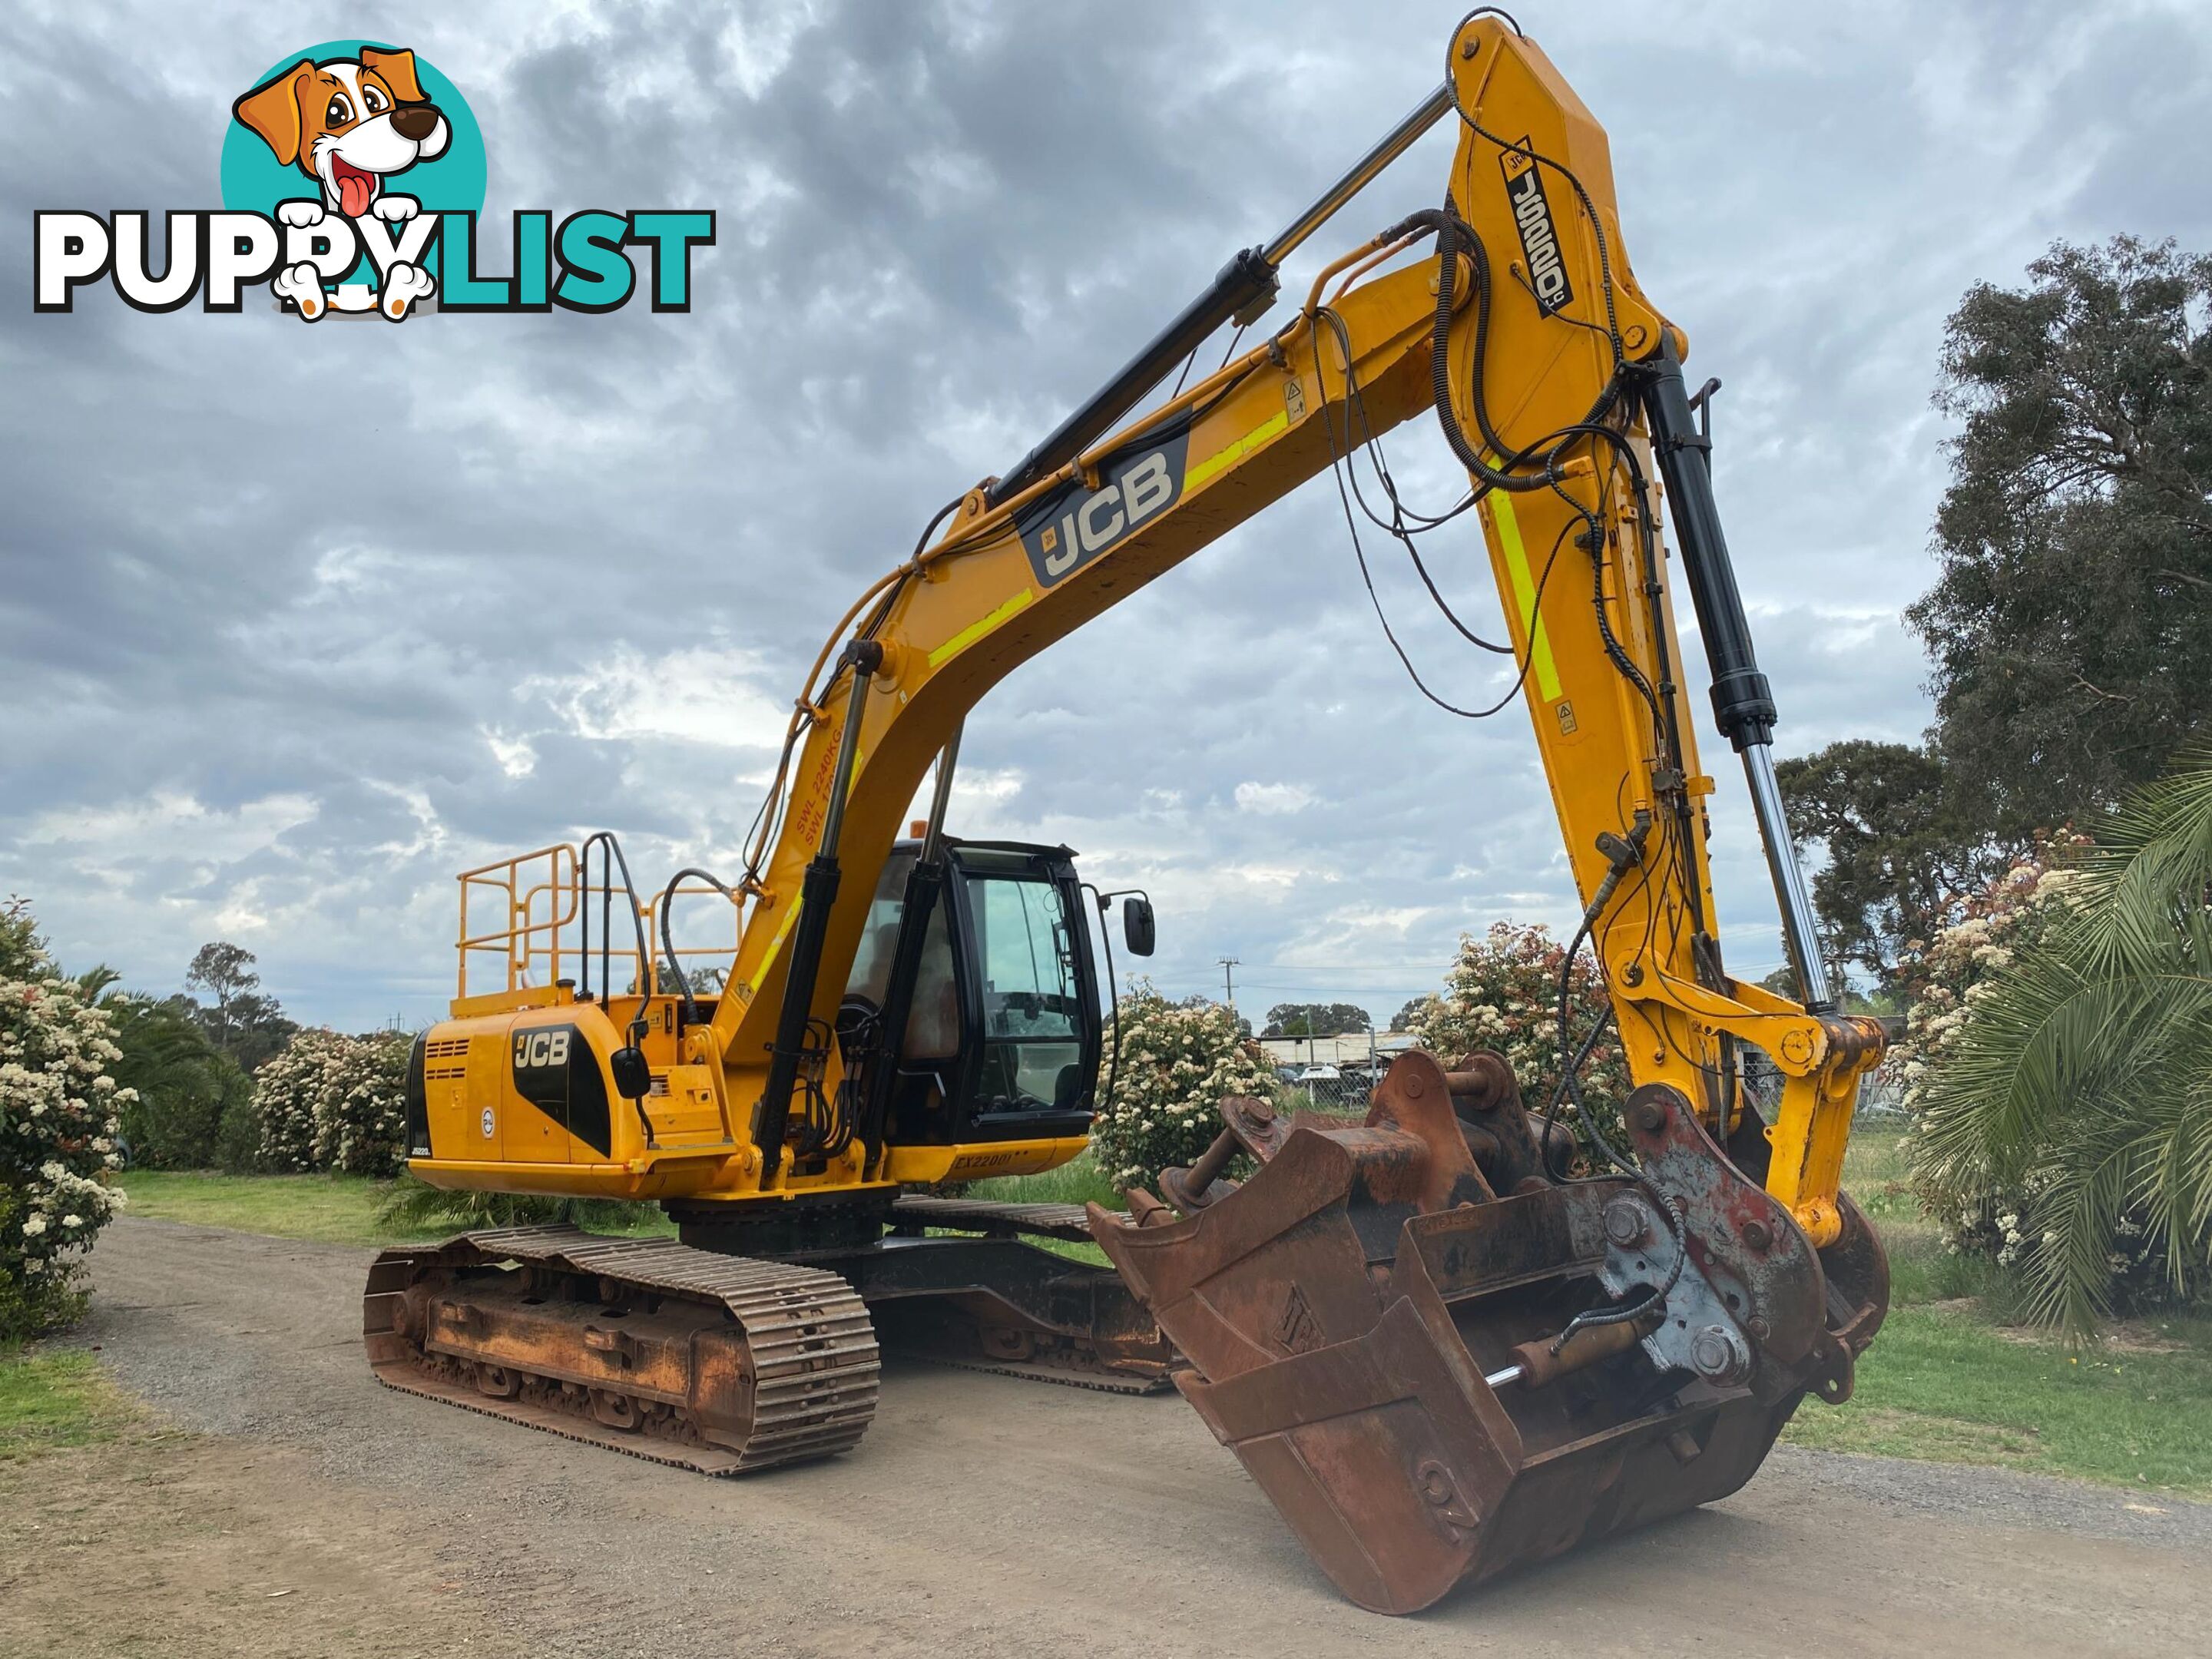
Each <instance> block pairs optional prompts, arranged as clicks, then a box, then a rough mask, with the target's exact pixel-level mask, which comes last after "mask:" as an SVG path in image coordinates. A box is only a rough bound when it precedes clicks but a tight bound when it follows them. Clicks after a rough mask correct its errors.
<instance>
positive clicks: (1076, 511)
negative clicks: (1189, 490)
mask: <svg viewBox="0 0 2212 1659" xmlns="http://www.w3.org/2000/svg"><path fill="white" fill-rule="evenodd" d="M1189 452H1190V434H1189V431H1188V428H1185V429H1184V430H1182V431H1180V432H1177V433H1176V434H1175V435H1173V436H1171V437H1169V438H1167V439H1165V440H1164V441H1162V442H1160V443H1159V444H1158V446H1157V447H1153V448H1151V449H1141V450H1139V451H1137V452H1136V453H1133V454H1131V455H1127V456H1125V457H1123V458H1122V459H1120V460H1118V461H1115V462H1112V463H1110V464H1109V465H1108V466H1107V467H1106V469H1105V476H1104V477H1102V478H1101V479H1100V480H1099V484H1098V488H1097V489H1084V488H1083V487H1082V486H1081V485H1079V484H1069V485H1066V486H1065V487H1064V488H1062V489H1056V490H1054V491H1053V493H1052V494H1051V495H1047V496H1046V497H1045V498H1044V499H1043V500H1042V501H1039V502H1037V503H1036V505H1035V506H1033V507H1030V509H1029V510H1028V511H1026V512H1025V513H1023V514H1022V516H1021V532H1022V546H1023V548H1024V550H1026V551H1027V552H1028V554H1029V556H1030V568H1031V569H1032V570H1034V571H1035V572H1036V579H1037V580H1038V581H1039V582H1041V583H1042V584H1043V585H1044V586H1047V587H1049V586H1052V585H1053V584H1054V582H1056V581H1059V580H1060V579H1061V578H1062V577H1064V576H1066V575H1067V574H1069V573H1070V572H1071V571H1074V570H1078V569H1080V568H1082V567H1083V566H1085V565H1086V564H1088V563H1090V562H1091V560H1093V559H1095V558H1097V556H1099V555H1100V554H1102V553H1104V552H1105V551H1106V550H1108V549H1109V548H1111V547H1112V546H1113V545H1114V544H1115V543H1117V542H1120V541H1121V540H1123V539H1124V538H1127V536H1128V535H1129V533H1130V532H1132V531H1133V530H1135V529H1136V528H1137V526H1139V525H1142V524H1146V523H1148V522H1149V521H1151V520H1153V519H1155V518H1157V517H1158V516H1159V515H1160V513H1164V512H1165V511H1166V510H1167V509H1168V508H1169V507H1172V506H1174V505H1175V503H1176V499H1177V498H1178V497H1179V496H1181V495H1182V474H1183V463H1184V460H1185V459H1186V458H1187V457H1188V454H1189Z"/></svg>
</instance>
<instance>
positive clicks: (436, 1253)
mask: <svg viewBox="0 0 2212 1659" xmlns="http://www.w3.org/2000/svg"><path fill="white" fill-rule="evenodd" d="M504 1262H516V1263H525V1264H529V1265H532V1266H538V1267H547V1268H550V1269H552V1270H554V1271H556V1272H563V1273H579V1274H587V1275H592V1276H593V1277H596V1278H598V1279H610V1280H614V1281H617V1283H619V1284H622V1285H629V1286H634V1287H637V1288H640V1289H643V1290H647V1291H653V1292H655V1293H657V1294H659V1295H661V1296H664V1297H682V1298H684V1299H685V1300H688V1301H690V1302H694V1303H702V1304H708V1305H719V1306H720V1308H722V1309H724V1310H726V1311H727V1313H728V1315H729V1316H730V1317H731V1318H732V1320H734V1321H735V1322H737V1324H738V1327H739V1328H740V1329H742V1331H743V1332H744V1338H745V1345H746V1348H747V1351H748V1352H749V1355H750V1361H751V1369H752V1374H753V1376H754V1379H755V1381H754V1388H753V1401H752V1406H753V1410H752V1428H751V1432H750V1435H748V1436H747V1437H746V1439H745V1442H744V1445H743V1446H742V1447H741V1448H727V1447H723V1446H719V1445H710V1444H704V1443H693V1442H689V1441H684V1440H678V1439H668V1438H653V1437H648V1436H647V1435H643V1434H640V1433H637V1432H634V1431H624V1430H620V1429H615V1428H611V1427H608V1426H606V1425H604V1424H602V1423H600V1422H599V1421H597V1420H596V1419H593V1418H592V1417H589V1416H586V1415H582V1414H580V1413H577V1412H574V1411H570V1410H566V1409H563V1408H562V1407H559V1406H556V1405H552V1404H548V1403H544V1402H543V1401H532V1400H528V1399H513V1400H499V1399H494V1398H490V1397H488V1396H486V1395H483V1393H481V1392H479V1391H477V1389H473V1388H471V1387H470V1386H469V1385H468V1383H466V1382H465V1380H461V1379H457V1378H454V1377H453V1376H446V1375H441V1373H440V1371H439V1370H438V1369H436V1368H435V1366H433V1365H430V1364H426V1363H425V1358H424V1355H423V1353H422V1350H421V1349H420V1348H419V1347H418V1346H416V1344H415V1343H413V1342H411V1341H410V1340H407V1339H406V1338H405V1337H404V1336H402V1335H400V1334H398V1333H397V1332H395V1331H394V1329H393V1328H392V1304H393V1303H394V1301H395V1300H396V1299H398V1298H399V1297H402V1296H403V1295H404V1292H405V1291H406V1290H407V1288H408V1286H409V1285H412V1284H414V1283H416V1282H417V1281H418V1280H420V1279H422V1278H424V1277H425V1276H426V1275H428V1274H432V1273H436V1272H437V1271H439V1270H441V1269H448V1270H465V1269H467V1268H470V1267H495V1266H498V1265H500V1264H501V1263H504ZM362 1331H363V1340H364V1342H365V1343H366V1345H367V1347H368V1358H369V1364H370V1367H371V1369H372V1370H374V1372H375V1373H376V1376H377V1377H378V1379H379V1380H380V1382H382V1383H386V1385H388V1386H389V1387H392V1388H394V1389H402V1390H404V1391H405V1392H407V1393H410V1394H418V1395H425V1396H428V1398H431V1399H434V1400H440V1401H445V1402H446V1403H447V1404H449V1405H457V1406H462V1407H466V1408H468V1409H470V1410H471V1411H477V1412H482V1413H485V1414H486V1415H488V1416H491V1417H498V1418H502V1419H507V1420H508V1421H510V1422H517V1423H523V1424H526V1425H529V1426H530V1427H532V1428H538V1429H545V1430H548V1431H550V1432H553V1433H556V1434H562V1435H566V1436H568V1437H570V1438H571V1439H576V1440H584V1441H588V1442H590V1443H592V1444H594V1445H602V1446H607V1447H610V1448H611V1449H614V1450H617V1451H621V1452H626V1453H628V1454H629V1455H632V1456H634V1457H643V1458H646V1459H648V1460H650V1461H652V1462H659V1463H670V1464H674V1465H676V1466H678V1467H679V1468H690V1469H696V1470H697V1471H699V1472H700V1473H702V1474H748V1473H750V1472H751V1471H753V1470H755V1469H763V1468H773V1467H775V1466H776V1465H778V1464H781V1463H797V1462H807V1461H809V1460H811V1459H814V1458H820V1457H830V1456H834V1455H836V1454H837V1453H839V1452H842V1451H845V1450H848V1449H850V1448H851V1447H853V1446H854V1445H855V1444H857V1443H859V1441H860V1437H861V1436H862V1435H863V1434H864V1433H866V1431H867V1427H868V1423H869V1420H870V1419H871V1418H872V1417H873V1416H874V1414H875V1409H876V1397H877V1394H878V1380H879V1378H878V1374H879V1370H880V1365H879V1361H878V1352H877V1346H876V1335H875V1329H874V1327H873V1325H872V1322H870V1320H869V1318H868V1311H867V1310H866V1308H865V1307H864V1306H863V1305H862V1304H861V1302H860V1297H859V1296H857V1295H856V1294H855V1293H854V1291H853V1288H852V1286H851V1285H848V1284H847V1283H846V1282H845V1281H844V1280H843V1279H840V1278H839V1277H838V1276H837V1275H836V1274H835V1273H823V1272H821V1271H819V1270H818V1269H816V1268H812V1267H798V1266H794V1265H793V1264H791V1263H787V1262H781V1261H758V1260H756V1259H753V1258H751V1257H747V1256H731V1255H717V1254H714V1252H711V1251H708V1250H697V1249H691V1248H690V1247H689V1246H687V1245H684V1244H680V1243H677V1241H676V1240H674V1239H672V1238H651V1239H630V1238H605V1237H599V1236H597V1235H594V1234H591V1233H586V1232H584V1231H581V1230H580V1229H578V1228H575V1227H565V1226H564V1227H511V1228H501V1229H498V1230H495V1231H485V1232H476V1233H465V1234H463V1235H461V1236H460V1237H457V1238H452V1239H448V1240H447V1241H446V1242H445V1243H441V1244H437V1245H433V1246H427V1247H416V1248H412V1249H394V1250H386V1252H384V1254H383V1255H380V1256H379V1257H378V1258H377V1260H376V1262H375V1264H374V1266H373V1267H371V1268H370V1270H369V1278H368V1292H367V1295H366V1296H365V1297H364V1298H363V1303H362Z"/></svg>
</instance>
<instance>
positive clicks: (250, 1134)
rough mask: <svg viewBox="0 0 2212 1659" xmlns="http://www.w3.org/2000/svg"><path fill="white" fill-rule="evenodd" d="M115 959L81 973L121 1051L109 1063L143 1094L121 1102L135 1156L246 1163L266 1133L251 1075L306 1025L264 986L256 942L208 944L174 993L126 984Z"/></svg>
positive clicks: (170, 1162) (160, 1165)
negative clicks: (257, 967)
mask: <svg viewBox="0 0 2212 1659" xmlns="http://www.w3.org/2000/svg"><path fill="white" fill-rule="evenodd" d="M119 979H120V975H118V974H116V972H115V971H114V970H113V969H110V968H106V967H100V968H94V969H92V970H91V971H90V972H89V973H87V974H84V975H80V976H79V979H78V981H77V982H78V983H79V984H80V985H82V987H84V989H85V992H86V994H88V996H92V997H94V998H96V999H97V1000H98V1003H99V1006H100V1007H101V1008H103V1009H104V1010H106V1012H107V1015H108V1018H109V1024H110V1030H111V1031H112V1037H113V1041H114V1042H115V1044H116V1046H117V1047H118V1048H120V1049H121V1050H122V1051H123V1052H122V1057H121V1058H120V1059H119V1060H116V1061H115V1063H114V1065H113V1066H112V1068H111V1069H112V1075H113V1076H114V1079H115V1080H116V1082H117V1083H118V1085H121V1086H122V1087H124V1088H125V1089H129V1090H131V1091H135V1093H136V1096H137V1098H136V1099H134V1100H131V1101H129V1102H127V1103H125V1106H124V1109H123V1112H122V1120H123V1141H124V1145H125V1148H126V1149H127V1153H128V1156H129V1158H130V1160H131V1162H132V1163H134V1164H139V1165H142V1166H144V1167H147V1168H150V1169H160V1170H203V1169H226V1170H248V1169H252V1168H254V1167H256V1166H257V1164H258V1159H259V1155H260V1154H259V1147H260V1141H261V1138H262V1132H261V1124H260V1121H259V1118H258V1115H257V1114H256V1113H255V1111H254V1109H253V1079H254V1075H255V1073H258V1071H260V1070H261V1068H262V1067H263V1066H265V1065H266V1064H267V1063H268V1062H269V1061H270V1060H273V1059H275V1058H276V1056H277V1055H278V1054H282V1053H283V1051H284V1049H285V1048H286V1047H287V1046H288V1045H289V1043H290V1042H291V1041H292V1039H293V1037H294V1036H295V1035H296V1034H297V1032H298V1031H299V1029H300V1028H299V1026H298V1025H297V1024H295V1022H294V1021H292V1020H290V1019H288V1018H285V1014H284V1011H283V1007H282V1006H279V1004H278V1002H277V1000H276V998H275V997H273V996H271V995H270V994H267V993H266V992H264V990H263V989H262V988H261V975H259V973H258V972H257V971H256V970H255V968H254V956H253V953H252V951H247V950H246V949H243V948H242V947H240V946H239V945H233V944H230V943H228V942H227V941H223V940H217V941H216V942H214V943H212V944H209V945H202V946H201V947H200V948H199V950H198V951H197V952H196V953H195V954H194V956H193V957H192V960H191V965H190V966H189V967H187V968H186V969H185V980H184V988H183V989H182V990H180V991H178V992H176V993H174V994H171V995H168V996H155V995H152V994H149V993H147V992H143V991H131V990H126V989H125V988H123V987H121V985H120V984H119Z"/></svg>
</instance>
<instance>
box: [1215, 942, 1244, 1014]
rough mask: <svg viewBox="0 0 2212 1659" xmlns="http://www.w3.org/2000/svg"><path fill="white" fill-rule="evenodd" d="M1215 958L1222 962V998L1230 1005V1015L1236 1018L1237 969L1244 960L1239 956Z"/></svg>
mask: <svg viewBox="0 0 2212 1659" xmlns="http://www.w3.org/2000/svg"><path fill="white" fill-rule="evenodd" d="M1215 960H1217V961H1218V962H1219V963H1221V1000H1223V1001H1224V1002H1226V1003H1227V1004H1228V1005H1229V1012H1230V1017H1231V1018H1235V1017H1236V1013H1237V979H1236V974H1235V970H1236V969H1238V968H1241V967H1242V966H1243V960H1242V958H1240V957H1216V958H1215Z"/></svg>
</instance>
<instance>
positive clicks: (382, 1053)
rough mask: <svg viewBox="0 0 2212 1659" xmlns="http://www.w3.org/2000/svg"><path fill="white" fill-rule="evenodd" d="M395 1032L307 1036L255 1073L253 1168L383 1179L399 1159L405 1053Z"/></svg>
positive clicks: (406, 1042) (404, 1042)
mask: <svg viewBox="0 0 2212 1659" xmlns="http://www.w3.org/2000/svg"><path fill="white" fill-rule="evenodd" d="M412 1041H413V1040H412V1039H411V1038H410V1037H408V1036H405V1035H404V1034H402V1033H399V1032H396V1031H380V1032H378V1033H376V1034H375V1035H374V1036H365V1037H353V1036H341V1035H340V1034H339V1033H337V1032H336V1031H328V1030H307V1031H301V1033H300V1034H299V1035H298V1036H295V1037H294V1038H293V1039H292V1041H291V1043H290V1044H289V1046H288V1047H287V1048H285V1050H284V1052H283V1053H282V1054H278V1055H277V1056H276V1058H274V1059H273V1060H269V1061H267V1062H265V1063H264V1065H263V1066H262V1067H261V1069H260V1070H259V1071H258V1072H257V1073H255V1074H254V1085H253V1106H254V1112H255V1115H256V1116H257V1117H258V1119H259V1121H260V1124H261V1145H260V1152H259V1158H260V1163H261V1164H262V1166H263V1167H264V1169H270V1170H337V1171H340V1172H342V1173H344V1174H347V1175H367V1176H390V1175H396V1174H398V1170H399V1168H400V1166H401V1165H402V1164H404V1163H405V1161H406V1154H405V1146H404V1141H405V1136H406V1127H407V1124H406V1094H405V1089H406V1079H407V1054H408V1049H409V1048H410V1046H411V1043H412Z"/></svg>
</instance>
